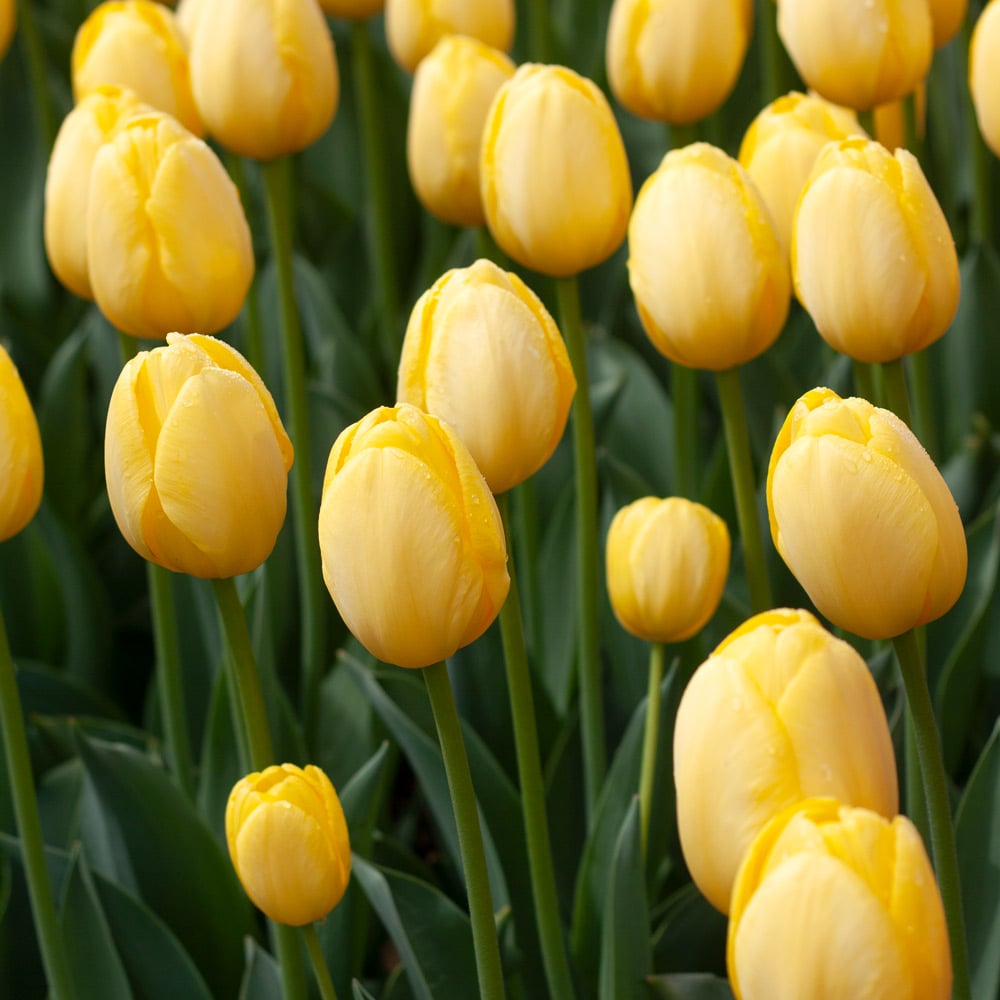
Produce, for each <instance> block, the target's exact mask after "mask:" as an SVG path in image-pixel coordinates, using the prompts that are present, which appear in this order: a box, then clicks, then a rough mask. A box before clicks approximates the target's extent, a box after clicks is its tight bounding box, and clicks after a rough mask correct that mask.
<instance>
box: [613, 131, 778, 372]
mask: <svg viewBox="0 0 1000 1000" xmlns="http://www.w3.org/2000/svg"><path fill="white" fill-rule="evenodd" d="M628 244H629V260H628V274H629V284H630V285H631V286H632V294H633V295H634V296H635V304H636V307H637V308H638V310H639V319H640V320H641V321H642V325H643V328H644V329H645V331H646V333H647V335H648V336H649V339H650V340H651V341H652V342H653V344H654V346H655V347H656V349H657V350H658V351H660V352H661V353H662V354H665V355H666V356H667V357H668V358H670V360H671V361H674V362H677V363H678V364H682V365H686V366H687V367H689V368H706V369H710V370H712V371H723V370H724V369H727V368H734V367H736V366H737V365H741V364H743V363H745V362H747V361H750V360H751V359H752V358H755V357H757V355H758V354H761V353H763V352H764V351H765V350H767V348H768V347H770V346H771V344H773V343H774V341H775V340H776V339H777V337H778V334H779V333H781V328H782V327H783V326H784V323H785V317H786V316H787V315H788V303H789V298H790V296H791V281H790V279H789V276H788V267H787V265H786V264H785V259H784V255H783V253H782V251H781V243H780V242H779V240H778V235H777V233H776V232H775V229H774V223H773V222H772V221H771V216H770V213H769V212H768V210H767V206H766V205H765V204H764V200H763V198H761V196H760V194H759V192H758V191H757V189H756V188H755V187H754V184H753V181H751V180H750V177H749V175H748V174H747V172H746V171H745V170H744V169H743V168H742V167H741V166H740V165H739V164H738V163H737V162H736V161H735V160H733V159H731V158H730V157H728V156H727V155H726V154H725V153H724V152H723V151H722V150H721V149H716V148H715V147H714V146H709V145H708V144H706V143H703V142H700V143H695V144H694V145H693V146H687V147H685V148H684V149H676V150H673V151H671V152H669V153H667V155H666V156H665V157H664V158H663V162H662V163H661V164H660V166H659V167H658V168H657V170H656V172H655V173H654V174H653V175H652V176H651V177H649V178H648V179H647V181H646V183H645V184H643V186H642V189H641V190H640V191H639V196H638V198H637V199H636V202H635V210H634V211H633V212H632V219H631V221H630V222H629V227H628Z"/></svg>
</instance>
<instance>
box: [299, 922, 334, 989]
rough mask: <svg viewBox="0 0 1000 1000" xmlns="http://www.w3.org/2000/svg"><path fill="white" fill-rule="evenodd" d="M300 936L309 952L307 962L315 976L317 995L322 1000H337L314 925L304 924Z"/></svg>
mask: <svg viewBox="0 0 1000 1000" xmlns="http://www.w3.org/2000/svg"><path fill="white" fill-rule="evenodd" d="M302 936H303V937H304V938H305V940H306V950H307V951H308V952H309V961H310V962H312V967H313V972H314V973H315V975H316V985H317V986H319V995H320V996H321V997H322V998H323V1000H337V991H336V990H335V989H334V988H333V980H332V979H331V978H330V970H329V968H328V967H327V964H326V959H325V958H324V957H323V948H322V946H321V945H320V943H319V935H318V934H317V933H316V925H315V924H306V925H305V927H303V928H302Z"/></svg>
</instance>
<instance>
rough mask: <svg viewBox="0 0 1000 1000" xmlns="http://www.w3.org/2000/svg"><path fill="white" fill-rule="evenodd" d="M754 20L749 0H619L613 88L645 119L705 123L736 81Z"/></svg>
mask: <svg viewBox="0 0 1000 1000" xmlns="http://www.w3.org/2000/svg"><path fill="white" fill-rule="evenodd" d="M752 26H753V4H752V3H751V2H749V0H724V2H721V3H720V2H714V3H705V0H615V2H614V5H613V6H612V8H611V18H610V20H609V22H608V37H607V47H606V52H605V60H606V63H607V69H608V82H609V83H610V85H611V91H612V93H613V94H614V95H615V97H616V98H617V100H618V102H619V103H620V104H621V105H622V106H623V107H625V108H627V109H628V110H629V111H631V112H632V113H633V114H636V115H640V116H641V117H643V118H650V119H653V120H654V121H664V122H670V123H671V124H673V125H685V124H688V123H690V122H696V121H699V120H700V119H702V118H705V117H707V116H708V115H710V114H711V113H712V112H713V111H715V110H717V109H718V108H719V107H720V106H721V105H722V103H723V101H725V99H726V98H727V97H728V96H729V94H730V92H731V91H732V89H733V87H734V86H735V85H736V79H737V77H738V76H739V74H740V70H741V68H742V67H743V60H744V58H745V56H746V52H747V45H748V44H749V42H750V31H751V28H752Z"/></svg>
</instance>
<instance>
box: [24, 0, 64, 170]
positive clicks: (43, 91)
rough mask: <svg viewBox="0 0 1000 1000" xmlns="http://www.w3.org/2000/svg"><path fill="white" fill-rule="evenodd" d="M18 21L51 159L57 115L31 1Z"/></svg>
mask: <svg viewBox="0 0 1000 1000" xmlns="http://www.w3.org/2000/svg"><path fill="white" fill-rule="evenodd" d="M18 20H19V21H20V24H21V39H22V41H23V42H24V54H25V58H26V59H27V62H28V75H29V77H30V78H31V89H32V91H33V92H34V95H35V114H36V116H37V118H38V131H39V133H40V138H41V140H42V144H43V147H44V149H45V155H46V156H48V154H49V151H50V150H51V149H52V147H53V145H54V144H55V141H56V133H57V132H58V130H59V129H58V125H57V124H56V113H55V110H54V109H53V107H52V95H51V92H50V90H49V83H48V80H47V79H46V75H45V48H44V46H43V45H42V36H41V34H40V32H39V30H38V23H37V22H36V21H35V11H34V10H33V2H32V0H21V3H20V4H18Z"/></svg>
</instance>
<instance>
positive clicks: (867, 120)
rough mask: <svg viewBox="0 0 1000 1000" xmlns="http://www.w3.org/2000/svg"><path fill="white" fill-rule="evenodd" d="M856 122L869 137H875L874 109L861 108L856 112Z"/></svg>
mask: <svg viewBox="0 0 1000 1000" xmlns="http://www.w3.org/2000/svg"><path fill="white" fill-rule="evenodd" d="M858 124H859V125H860V126H861V127H862V128H863V129H864V130H865V132H866V133H867V134H868V137H869V138H870V139H874V138H875V109H874V108H863V109H862V110H861V111H859V112H858Z"/></svg>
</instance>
